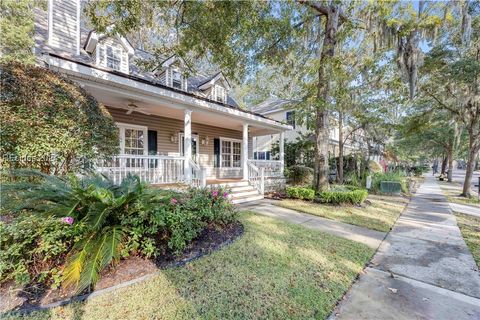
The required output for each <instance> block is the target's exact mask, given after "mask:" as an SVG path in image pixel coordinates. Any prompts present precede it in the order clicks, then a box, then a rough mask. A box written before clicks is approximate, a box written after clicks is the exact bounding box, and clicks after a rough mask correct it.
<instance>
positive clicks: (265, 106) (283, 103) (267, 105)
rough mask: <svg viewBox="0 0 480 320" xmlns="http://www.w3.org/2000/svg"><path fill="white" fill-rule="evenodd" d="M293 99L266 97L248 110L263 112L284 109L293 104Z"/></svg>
mask: <svg viewBox="0 0 480 320" xmlns="http://www.w3.org/2000/svg"><path fill="white" fill-rule="evenodd" d="M295 102H296V101H295V100H284V99H278V98H268V99H267V100H265V101H263V102H261V103H259V104H257V105H256V106H253V107H252V108H251V109H250V110H251V111H252V112H256V113H260V114H265V113H269V112H272V111H275V110H281V109H286V108H287V107H288V106H289V105H291V104H294V103H295Z"/></svg>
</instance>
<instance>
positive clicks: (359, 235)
mask: <svg viewBox="0 0 480 320" xmlns="http://www.w3.org/2000/svg"><path fill="white" fill-rule="evenodd" d="M273 202H274V200H261V201H257V202H247V203H245V204H241V205H239V207H240V208H241V209H244V210H251V211H255V212H257V213H259V214H262V215H265V216H269V217H273V218H278V219H282V220H285V221H288V222H291V223H297V224H301V225H303V226H305V227H307V228H312V229H316V230H319V231H322V232H326V233H330V234H333V235H336V236H339V237H342V238H346V239H350V240H353V241H357V242H361V243H363V244H366V245H367V246H369V247H371V248H373V249H377V248H378V246H379V245H380V243H381V242H382V240H383V239H384V238H385V235H386V232H381V231H375V230H370V229H367V228H362V227H358V226H354V225H351V224H348V223H343V222H338V221H334V220H330V219H325V218H321V217H316V216H314V215H310V214H307V213H302V212H298V211H295V210H290V209H287V208H282V207H279V206H276V205H274V204H272V203H273Z"/></svg>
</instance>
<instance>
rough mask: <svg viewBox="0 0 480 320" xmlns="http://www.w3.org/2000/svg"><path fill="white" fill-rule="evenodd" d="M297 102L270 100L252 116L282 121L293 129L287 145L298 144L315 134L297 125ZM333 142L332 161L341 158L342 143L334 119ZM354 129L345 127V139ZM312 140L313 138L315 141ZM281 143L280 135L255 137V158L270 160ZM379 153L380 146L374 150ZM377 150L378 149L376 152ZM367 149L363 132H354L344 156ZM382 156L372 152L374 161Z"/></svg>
mask: <svg viewBox="0 0 480 320" xmlns="http://www.w3.org/2000/svg"><path fill="white" fill-rule="evenodd" d="M294 105H295V101H290V100H282V99H277V98H269V99H267V100H265V101H264V102H262V103H260V104H258V105H256V106H254V107H252V108H251V111H252V112H255V113H259V114H262V115H264V116H266V117H269V118H270V119H273V120H275V121H280V122H283V123H285V124H289V125H291V126H292V130H289V131H286V132H285V133H284V137H285V141H286V142H295V141H297V138H299V137H301V136H304V137H308V136H309V135H312V132H311V131H309V130H307V128H306V127H305V125H302V124H299V123H297V122H298V121H297V120H298V115H296V114H295V107H294ZM330 122H331V128H330V140H329V155H330V156H331V157H338V155H339V150H338V148H339V139H340V129H339V127H338V121H337V119H335V118H334V117H332V119H331V120H330ZM349 130H351V128H348V127H345V128H344V129H343V133H344V135H345V136H346V135H347V132H349ZM312 139H313V138H312ZM279 141H280V143H281V139H280V136H279V135H278V134H270V135H265V136H256V137H254V138H253V157H254V159H259V160H271V159H273V157H272V152H271V151H272V146H273V144H275V143H278V142H279ZM375 147H376V149H375V151H376V150H377V149H379V148H381V146H375ZM377 147H378V148H377ZM367 149H368V146H367V143H366V142H365V139H364V136H363V132H362V130H355V132H353V133H352V134H350V135H348V137H347V138H346V140H345V144H344V155H349V154H351V153H354V152H358V151H362V150H363V151H366V150H367ZM380 157H381V152H373V154H372V160H375V161H379V160H380Z"/></svg>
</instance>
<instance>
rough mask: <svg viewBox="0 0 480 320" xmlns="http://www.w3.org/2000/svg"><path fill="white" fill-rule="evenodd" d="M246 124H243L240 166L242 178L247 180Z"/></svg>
mask: <svg viewBox="0 0 480 320" xmlns="http://www.w3.org/2000/svg"><path fill="white" fill-rule="evenodd" d="M247 161H248V124H247V123H244V124H243V141H242V167H243V180H248V165H247Z"/></svg>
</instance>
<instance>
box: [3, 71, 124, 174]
mask: <svg viewBox="0 0 480 320" xmlns="http://www.w3.org/2000/svg"><path fill="white" fill-rule="evenodd" d="M0 73H1V74H2V76H1V88H2V94H1V95H0V127H1V128H2V130H1V131H0V159H1V160H2V166H3V167H4V168H36V169H38V170H41V171H42V172H44V173H55V174H58V173H59V172H60V173H66V172H71V171H73V170H80V169H82V168H83V165H84V163H85V162H86V160H87V161H95V160H96V159H99V158H104V157H108V156H111V155H114V154H117V153H118V141H119V140H118V133H117V127H116V126H115V122H114V121H113V118H112V116H111V115H110V114H109V113H108V111H107V109H106V108H105V107H104V106H103V105H101V104H99V103H98V102H97V101H96V100H95V98H94V97H93V96H92V95H90V94H89V93H88V92H87V91H85V90H84V89H82V88H81V87H80V86H79V85H78V84H76V83H74V82H73V81H71V80H69V79H67V78H65V77H63V76H61V75H60V74H58V73H56V72H54V71H51V70H48V69H46V68H44V67H39V66H34V65H23V64H20V63H1V64H0ZM53 137H54V138H53Z"/></svg>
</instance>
